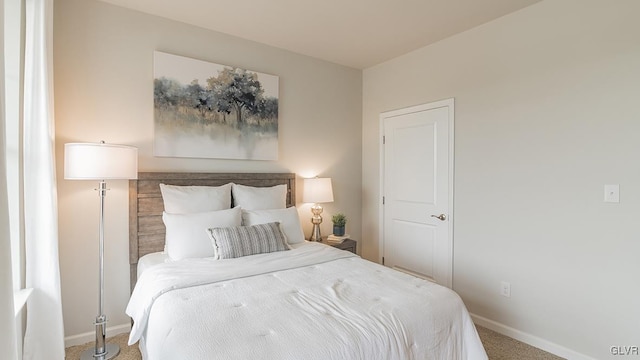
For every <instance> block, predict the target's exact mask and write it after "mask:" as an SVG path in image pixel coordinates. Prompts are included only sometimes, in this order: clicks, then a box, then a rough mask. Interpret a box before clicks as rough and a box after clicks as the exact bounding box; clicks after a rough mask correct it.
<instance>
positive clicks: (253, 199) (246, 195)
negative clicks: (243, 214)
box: [231, 184, 287, 210]
mask: <svg viewBox="0 0 640 360" xmlns="http://www.w3.org/2000/svg"><path fill="white" fill-rule="evenodd" d="M231 192H232V193H233V203H234V206H240V207H241V208H243V209H247V210H264V209H284V208H286V207H287V185H285V184H282V185H276V186H271V187H254V186H246V185H238V184H233V186H232V187H231Z"/></svg>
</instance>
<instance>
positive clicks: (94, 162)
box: [64, 141, 138, 360]
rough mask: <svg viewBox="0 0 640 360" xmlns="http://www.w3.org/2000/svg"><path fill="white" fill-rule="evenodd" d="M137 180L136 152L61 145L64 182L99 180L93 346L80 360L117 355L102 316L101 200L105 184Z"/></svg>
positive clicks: (116, 147)
mask: <svg viewBox="0 0 640 360" xmlns="http://www.w3.org/2000/svg"><path fill="white" fill-rule="evenodd" d="M137 177H138V149H137V148H135V147H133V146H126V145H114V144H105V143H104V141H103V142H101V143H69V144H65V145H64V178H65V179H67V180H99V188H98V189H97V190H98V195H99V196H100V227H99V229H98V231H99V234H100V244H99V253H98V258H99V265H98V270H99V276H98V282H99V294H98V315H97V316H96V320H95V326H96V345H95V348H94V349H89V350H87V351H85V352H83V353H82V355H81V357H80V358H81V359H82V360H108V359H113V358H114V357H116V356H117V355H118V354H119V353H120V348H119V347H118V345H115V344H107V343H106V340H105V337H106V324H107V317H106V316H105V315H104V309H103V304H104V197H105V195H106V194H107V185H106V182H105V180H115V179H136V178H137Z"/></svg>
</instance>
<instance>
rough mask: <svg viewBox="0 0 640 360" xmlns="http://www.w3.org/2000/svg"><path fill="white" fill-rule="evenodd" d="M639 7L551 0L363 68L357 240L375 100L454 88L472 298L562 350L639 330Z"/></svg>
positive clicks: (467, 285) (463, 282) (574, 351)
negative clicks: (609, 189) (615, 195)
mask: <svg viewBox="0 0 640 360" xmlns="http://www.w3.org/2000/svg"><path fill="white" fill-rule="evenodd" d="M638 14H640V2H638V1H636V0H616V1H613V2H612V1H604V0H588V1H585V0H547V1H543V2H541V3H539V4H536V5H533V6H531V7H529V8H525V9H523V10H521V11H519V12H517V13H514V14H511V15H508V16H505V17H503V18H500V19H498V20H496V21H493V22H491V23H488V24H485V25H483V26H480V27H478V28H475V29H472V30H470V31H467V32H465V33H462V34H460V35H458V36H455V37H452V38H449V39H447V40H444V41H441V42H439V43H437V44H434V45H432V46H428V47H425V48H422V49H419V50H417V51H415V52H412V53H410V54H407V55H405V56H402V57H399V58H396V59H393V60H391V61H389V62H386V63H383V64H380V65H378V66H375V67H372V68H369V69H366V70H365V71H364V74H363V84H364V85H363V151H362V153H363V172H362V178H363V238H365V239H366V240H367V242H366V244H365V248H364V255H365V256H366V257H368V258H371V259H377V256H378V251H379V249H378V248H377V243H376V241H377V239H378V231H377V228H376V224H377V219H378V211H379V209H378V206H377V203H378V193H379V182H378V178H379V175H378V172H379V157H378V153H379V143H378V136H379V131H380V130H379V114H380V113H381V112H384V111H388V110H392V109H398V108H402V107H406V106H410V105H416V104H421V103H427V102H431V101H436V100H440V99H444V98H450V97H453V98H455V115H456V117H455V224H454V234H455V235H454V236H455V237H454V264H455V267H454V289H455V290H456V291H457V292H458V293H459V294H460V295H461V296H462V297H463V299H464V301H465V303H466V305H467V307H468V308H469V310H470V311H471V312H472V313H474V314H476V315H478V316H481V317H483V318H485V319H488V320H491V321H494V322H495V323H490V322H488V324H489V325H493V326H495V327H497V328H499V329H500V330H502V331H511V333H512V334H515V335H520V336H523V337H524V338H527V339H528V340H530V341H533V342H536V343H537V344H541V345H545V344H546V345H548V348H552V349H554V350H556V351H559V352H561V353H563V354H565V355H567V356H570V357H571V358H581V357H582V356H581V355H580V354H583V355H586V356H587V357H593V358H597V359H606V358H611V357H612V356H611V355H610V352H609V349H610V346H616V345H620V346H621V345H628V346H632V345H635V346H640V343H639V342H638V341H639V339H640V326H638V319H640V306H638V299H640V282H639V281H638V275H639V274H640V258H639V254H640V226H638V224H639V221H638V219H640V160H639V159H640V157H639V154H640V140H639V134H640V111H639V110H638V109H639V108H638V104H639V101H640V97H639V95H640V66H639V64H640V42H639V37H638V34H640V22H638V20H637V15H638ZM605 184H620V193H621V195H620V199H621V200H620V203H618V204H612V203H604V202H603V192H604V190H603V187H604V185H605ZM503 280H504V281H508V282H510V283H511V298H504V297H501V296H500V295H499V289H500V281H503ZM563 348H564V349H563Z"/></svg>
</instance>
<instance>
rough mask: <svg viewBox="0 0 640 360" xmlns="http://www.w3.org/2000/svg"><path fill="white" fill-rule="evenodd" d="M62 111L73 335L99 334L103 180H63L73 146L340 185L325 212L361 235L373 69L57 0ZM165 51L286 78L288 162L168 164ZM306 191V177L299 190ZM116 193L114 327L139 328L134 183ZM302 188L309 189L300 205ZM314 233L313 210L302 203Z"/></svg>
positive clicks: (109, 251)
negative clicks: (367, 98) (162, 107)
mask: <svg viewBox="0 0 640 360" xmlns="http://www.w3.org/2000/svg"><path fill="white" fill-rule="evenodd" d="M54 16H55V18H54V19H55V28H54V42H55V47H54V56H55V58H54V60H55V64H54V65H55V108H56V109H55V111H56V112H55V115H56V143H57V162H58V181H59V183H58V184H59V191H58V195H59V213H60V262H61V276H62V297H63V310H64V321H65V334H66V336H67V337H74V336H76V335H79V334H83V333H85V332H91V331H93V325H92V321H93V319H94V318H95V315H96V308H97V277H98V275H97V243H98V239H97V230H98V197H97V195H96V192H95V191H93V189H94V188H95V187H96V184H94V183H91V182H84V181H66V180H64V179H63V178H62V175H63V172H62V166H63V146H64V143H67V142H85V141H86V142H97V141H100V140H102V139H103V140H105V141H107V142H113V143H122V144H130V145H134V146H137V147H138V148H139V155H140V158H139V169H140V170H141V171H165V170H166V171H196V172H205V171H212V172H227V171H237V172H253V171H255V172H289V171H290V172H295V173H297V174H298V175H299V176H303V177H308V176H314V175H320V176H329V177H332V178H333V186H334V195H335V199H336V201H335V202H334V203H331V204H326V206H325V215H326V216H325V222H324V223H323V233H324V234H328V233H330V232H331V229H330V226H331V225H330V221H329V220H328V219H327V217H329V216H330V215H331V214H332V213H334V212H336V211H342V212H345V213H346V214H347V216H348V218H349V223H348V224H347V227H348V232H349V233H350V234H351V235H352V236H354V237H355V238H356V239H359V238H360V229H361V223H360V219H361V206H360V203H361V200H360V193H361V191H360V189H361V181H360V179H361V170H360V169H361V149H362V144H361V120H362V110H361V109H362V107H361V105H362V72H361V71H359V70H354V69H350V68H346V67H342V66H338V65H335V64H331V63H327V62H323V61H319V60H315V59H312V58H309V57H305V56H301V55H297V54H293V53H290V52H287V51H283V50H279V49H276V48H273V47H268V46H265V45H260V44H257V43H254V42H250V41H245V40H242V39H238V38H234V37H231V36H227V35H223V34H220V33H215V32H212V31H208V30H204V29H201V28H197V27H193V26H189V25H185V24H182V23H178V22H173V21H168V20H165V19H162V18H158V17H154V16H149V15H144V14H142V13H138V12H134V11H130V10H125V9H122V8H118V7H115V6H112V5H108V4H105V3H102V2H98V1H94V0H56V2H55V15H54ZM154 50H160V51H165V52H170V53H174V54H178V55H183V56H188V57H192V58H197V59H202V60H206V61H211V62H216V63H220V64H226V65H231V66H237V67H242V68H246V69H250V70H254V71H259V72H263V73H268V74H274V75H278V76H279V77H280V109H279V110H280V117H279V153H280V159H279V160H278V161H234V160H209V159H178V158H156V157H154V156H153V152H152V140H153V98H152V94H153V93H152V91H153V67H152V60H153V51H154ZM301 186H302V184H301V183H300V182H299V189H301ZM108 187H109V188H110V189H111V191H109V192H108V194H107V198H106V210H105V211H106V230H105V233H106V247H105V252H106V254H105V267H106V269H105V282H106V284H105V286H106V300H105V301H106V304H105V312H106V314H107V316H108V317H109V320H110V321H109V326H111V327H113V326H118V325H121V324H128V323H129V319H128V317H126V315H125V314H124V309H125V306H126V304H127V301H128V298H129V265H128V225H127V211H128V205H127V204H128V198H127V183H126V181H110V182H108ZM300 197H301V193H300V192H298V199H299V200H300ZM300 214H301V219H302V222H303V224H304V230H305V233H306V234H309V232H310V230H311V226H310V222H309V218H310V216H311V213H310V211H309V206H308V205H304V204H300Z"/></svg>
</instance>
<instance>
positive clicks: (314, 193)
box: [302, 178, 333, 241]
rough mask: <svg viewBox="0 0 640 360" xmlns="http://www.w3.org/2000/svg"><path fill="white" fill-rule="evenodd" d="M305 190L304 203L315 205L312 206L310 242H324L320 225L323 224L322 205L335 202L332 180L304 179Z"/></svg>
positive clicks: (303, 194) (303, 192) (303, 191)
mask: <svg viewBox="0 0 640 360" xmlns="http://www.w3.org/2000/svg"><path fill="white" fill-rule="evenodd" d="M303 185H304V188H303V190H302V201H303V202H306V203H314V204H313V206H311V213H312V214H313V216H312V217H311V223H312V224H313V228H312V229H311V236H310V237H309V240H310V241H322V235H321V234H320V224H321V223H322V216H321V215H320V214H322V210H323V209H322V206H321V205H320V203H327V202H333V187H332V186H331V178H309V179H304V184H303Z"/></svg>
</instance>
